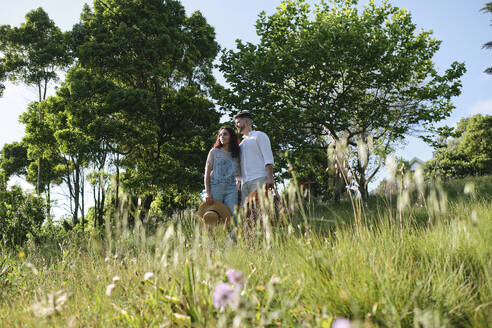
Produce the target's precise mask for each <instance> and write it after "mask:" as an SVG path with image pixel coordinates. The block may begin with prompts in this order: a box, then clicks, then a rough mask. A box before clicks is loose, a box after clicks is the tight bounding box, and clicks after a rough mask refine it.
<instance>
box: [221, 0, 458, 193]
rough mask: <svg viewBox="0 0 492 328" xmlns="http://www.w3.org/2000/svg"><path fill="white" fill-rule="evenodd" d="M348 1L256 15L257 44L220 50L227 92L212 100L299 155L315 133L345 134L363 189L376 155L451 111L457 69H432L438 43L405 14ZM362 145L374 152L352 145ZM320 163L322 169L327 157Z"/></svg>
mask: <svg viewBox="0 0 492 328" xmlns="http://www.w3.org/2000/svg"><path fill="white" fill-rule="evenodd" d="M356 3H357V1H342V0H339V1H337V0H335V1H330V2H329V3H324V2H321V3H320V4H319V5H317V6H316V7H315V9H313V10H311V9H310V7H309V5H308V4H306V3H305V2H304V1H302V0H286V1H283V2H282V4H281V5H280V6H279V7H278V8H277V12H276V13H274V14H272V15H271V16H267V15H266V14H265V13H261V14H260V16H259V19H258V21H257V24H256V31H257V34H258V36H259V38H260V41H259V43H258V44H252V43H243V42H242V41H240V40H238V41H237V49H238V50H237V51H233V50H228V51H225V52H224V53H223V56H222V62H221V64H220V69H221V71H222V72H223V73H224V76H225V79H226V80H227V82H228V83H229V84H230V89H218V92H217V98H218V101H219V104H220V105H221V106H222V109H223V110H224V111H226V112H229V113H231V112H234V111H235V110H236V109H241V110H249V111H251V112H252V113H253V114H254V116H255V121H256V123H257V125H258V128H259V129H261V130H263V131H266V132H267V133H268V134H269V135H270V137H271V140H272V147H273V149H274V151H276V152H277V154H278V155H281V154H283V153H284V151H285V150H288V151H290V152H291V153H294V155H293V156H302V155H301V154H302V151H303V149H309V148H319V147H320V146H322V145H323V143H320V142H318V140H320V138H325V142H327V143H329V142H331V141H333V140H342V139H344V138H345V139H347V142H348V145H349V146H350V147H352V148H353V150H352V151H351V153H353V154H359V157H356V158H355V160H354V161H351V165H352V169H353V171H354V173H355V178H356V179H357V182H358V184H359V186H360V188H361V193H362V194H363V195H366V194H367V185H368V183H369V182H370V181H371V180H372V179H373V178H374V176H375V175H376V173H377V172H378V170H379V168H380V167H381V164H382V163H383V161H382V160H381V157H384V156H385V155H386V154H387V153H388V152H390V151H391V148H392V147H393V146H394V145H395V144H396V143H398V142H400V141H401V140H402V139H403V138H404V136H405V135H407V134H410V133H413V132H415V130H416V129H417V128H419V127H421V126H422V125H423V124H432V123H433V122H436V121H439V120H441V119H443V118H445V117H447V116H448V115H449V114H450V112H451V110H452V108H453V105H452V103H451V98H452V97H453V96H456V95H458V94H459V93H460V86H461V85H460V81H459V78H460V77H461V75H462V74H463V73H464V71H465V69H464V65H463V64H459V63H456V62H455V63H453V64H452V65H451V67H450V68H449V69H447V70H446V71H445V72H444V73H443V74H439V73H438V72H437V71H436V69H435V65H434V63H433V61H432V58H433V56H434V54H435V53H436V52H437V51H438V49H439V45H440V41H437V40H435V39H434V38H433V37H432V34H431V32H426V31H421V32H419V33H417V32H416V26H415V24H413V23H412V19H411V15H410V13H409V12H408V11H406V10H404V9H399V8H396V7H393V6H391V5H390V4H389V3H388V2H386V1H383V2H382V3H381V5H380V6H376V4H375V3H374V2H373V1H371V2H369V3H368V5H367V6H366V7H365V8H364V10H363V11H362V12H360V13H359V11H358V10H357V8H356ZM364 147H365V148H366V150H367V148H371V150H372V151H371V152H369V151H358V150H362V149H363V148H364ZM361 155H362V157H360V156H361ZM277 158H279V160H278V161H277V162H278V164H279V165H278V166H280V168H285V167H286V163H285V162H283V160H282V158H281V156H277ZM318 165H319V170H324V169H325V161H322V162H320V163H318ZM277 171H282V170H277Z"/></svg>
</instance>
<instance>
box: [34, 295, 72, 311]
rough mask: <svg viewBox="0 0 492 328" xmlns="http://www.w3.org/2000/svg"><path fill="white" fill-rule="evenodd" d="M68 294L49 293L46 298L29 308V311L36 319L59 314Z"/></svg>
mask: <svg viewBox="0 0 492 328" xmlns="http://www.w3.org/2000/svg"><path fill="white" fill-rule="evenodd" d="M69 296H70V294H68V293H65V292H64V291H63V290H59V291H57V292H56V293H50V294H48V295H47V297H46V298H45V299H43V300H41V301H37V303H35V304H33V305H32V306H31V311H32V312H33V313H34V315H35V316H36V317H45V316H51V315H52V314H55V313H60V312H62V311H63V309H64V305H65V303H66V302H67V300H68V298H69Z"/></svg>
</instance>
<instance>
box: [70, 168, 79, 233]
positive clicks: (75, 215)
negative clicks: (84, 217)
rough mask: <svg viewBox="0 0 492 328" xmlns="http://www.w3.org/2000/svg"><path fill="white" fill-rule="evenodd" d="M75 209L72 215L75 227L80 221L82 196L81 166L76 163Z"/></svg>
mask: <svg viewBox="0 0 492 328" xmlns="http://www.w3.org/2000/svg"><path fill="white" fill-rule="evenodd" d="M73 195H74V199H73V202H74V209H73V217H72V225H73V227H75V226H76V225H77V224H78V223H79V218H78V215H79V197H80V167H79V166H78V165H75V176H74V182H73Z"/></svg>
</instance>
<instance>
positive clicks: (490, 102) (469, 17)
mask: <svg viewBox="0 0 492 328" xmlns="http://www.w3.org/2000/svg"><path fill="white" fill-rule="evenodd" d="M86 2H87V3H89V4H92V1H91V0H88V1H84V0H63V1H62V0H1V11H0V25H4V24H9V25H11V26H19V25H20V23H21V22H23V21H25V17H24V16H25V14H26V13H27V12H28V11H30V10H32V9H35V8H37V7H43V9H44V10H45V11H46V12H47V13H48V15H49V16H50V17H51V19H53V20H54V21H55V23H56V25H58V26H59V27H60V28H61V29H62V30H69V29H71V27H72V26H73V24H75V23H77V22H78V21H79V16H80V12H81V9H82V6H83V4H84V3H86ZM308 2H309V3H315V2H316V1H308ZM365 2H366V1H360V4H361V5H362V4H364V3H365ZM390 2H391V3H392V4H393V5H395V6H397V7H400V8H406V9H407V10H409V11H410V13H411V14H412V18H413V21H414V23H416V24H417V28H418V29H424V30H433V32H434V36H435V37H436V38H437V39H438V40H442V45H441V49H440V51H439V52H438V53H437V55H436V56H435V57H434V61H435V63H436V66H437V69H438V70H439V71H440V72H443V71H444V70H445V69H447V68H449V66H450V64H451V63H452V62H453V61H459V62H464V63H465V65H466V68H467V72H466V74H465V75H464V76H463V78H462V83H463V88H462V94H461V95H460V96H459V97H456V98H455V99H453V103H454V104H455V106H456V109H455V110H454V111H453V114H452V115H451V117H450V118H449V119H447V120H446V121H444V122H443V123H444V124H447V125H451V126H453V125H455V124H456V122H457V121H459V120H460V119H461V118H463V117H468V116H471V115H473V114H476V113H482V114H492V92H491V90H492V75H487V74H485V73H483V71H484V70H485V69H486V68H487V67H489V66H492V50H486V49H483V48H482V45H483V44H484V43H485V42H488V41H492V26H490V23H491V22H492V14H487V13H484V12H481V11H480V9H481V8H483V7H484V6H485V3H486V1H478V0H393V1H390ZM182 3H183V5H184V7H185V9H186V11H187V13H191V12H193V11H195V10H199V11H201V12H202V13H203V15H204V16H205V17H206V19H207V21H208V23H209V24H210V25H212V26H214V27H215V31H216V37H217V41H218V42H219V44H220V45H221V47H222V48H228V49H230V48H234V47H235V40H236V39H241V40H243V41H250V42H256V41H257V40H258V36H257V35H256V32H255V27H254V25H255V21H256V19H257V17H258V14H259V13H260V12H261V11H265V12H266V13H267V14H271V13H273V12H274V11H275V8H276V7H277V6H278V5H279V4H280V0H250V1H244V0H185V1H182ZM216 77H217V79H218V81H219V82H222V83H225V82H224V80H223V79H222V77H221V76H220V73H219V72H216ZM50 92H51V94H54V90H51V91H50ZM36 99H37V91H36V90H35V89H34V88H29V87H25V86H22V85H12V84H11V83H9V82H7V83H6V90H5V92H4V95H3V97H2V98H0V113H1V120H0V146H2V147H3V145H4V144H5V143H10V142H13V141H19V140H21V138H22V136H23V135H24V127H23V126H22V125H21V124H20V123H19V122H18V118H19V115H20V114H21V113H22V112H24V111H25V110H26V107H27V104H28V103H29V102H31V101H34V100H36ZM265 132H268V131H265ZM397 154H398V155H399V156H401V157H403V158H405V159H407V160H410V159H412V158H413V157H418V158H420V159H422V160H428V159H430V158H431V157H432V149H431V148H430V147H428V146H427V145H425V144H424V143H423V142H420V141H419V140H418V139H416V138H408V140H407V142H406V145H402V146H401V147H400V149H398V152H397Z"/></svg>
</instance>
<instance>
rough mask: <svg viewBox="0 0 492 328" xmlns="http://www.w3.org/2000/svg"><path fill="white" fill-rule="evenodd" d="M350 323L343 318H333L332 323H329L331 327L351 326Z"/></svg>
mask: <svg viewBox="0 0 492 328" xmlns="http://www.w3.org/2000/svg"><path fill="white" fill-rule="evenodd" d="M351 327H352V325H351V324H350V321H348V320H347V319H345V318H337V319H335V320H333V323H332V324H331V328H351Z"/></svg>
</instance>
